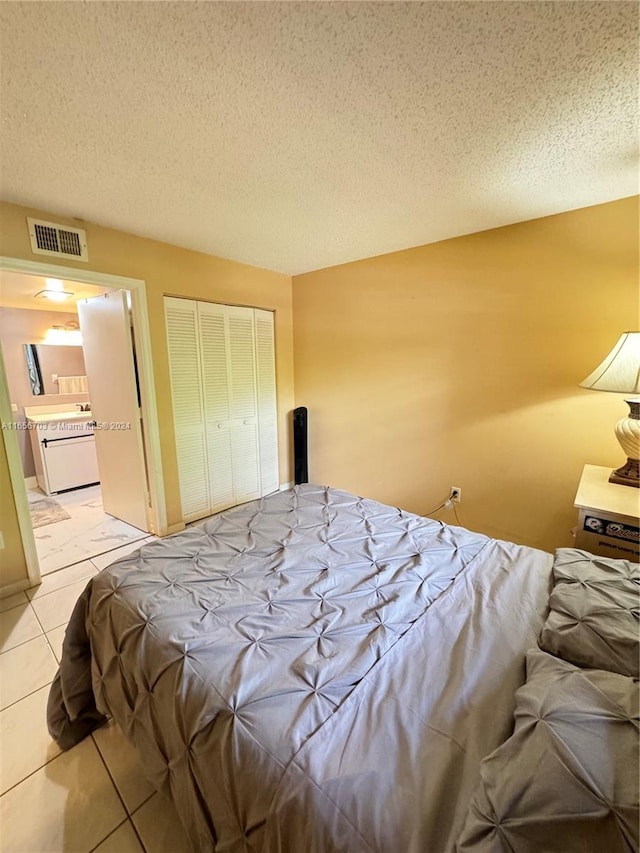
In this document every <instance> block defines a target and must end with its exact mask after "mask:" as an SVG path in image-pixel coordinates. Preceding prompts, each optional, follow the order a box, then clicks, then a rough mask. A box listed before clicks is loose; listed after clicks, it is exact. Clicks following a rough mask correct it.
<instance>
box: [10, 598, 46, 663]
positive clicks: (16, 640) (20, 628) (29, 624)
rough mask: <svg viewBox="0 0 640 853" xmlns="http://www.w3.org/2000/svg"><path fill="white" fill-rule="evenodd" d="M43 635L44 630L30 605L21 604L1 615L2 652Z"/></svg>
mask: <svg viewBox="0 0 640 853" xmlns="http://www.w3.org/2000/svg"><path fill="white" fill-rule="evenodd" d="M39 634H42V628H41V627H40V624H39V622H38V620H37V619H36V617H35V613H34V612H33V610H32V609H31V605H30V604H19V605H18V606H17V607H12V608H11V609H10V610H5V611H4V613H0V651H1V652H6V651H7V650H8V649H12V648H14V646H18V645H20V643H25V642H26V641H27V640H32V639H33V638H34V637H37V636H38V635H39Z"/></svg>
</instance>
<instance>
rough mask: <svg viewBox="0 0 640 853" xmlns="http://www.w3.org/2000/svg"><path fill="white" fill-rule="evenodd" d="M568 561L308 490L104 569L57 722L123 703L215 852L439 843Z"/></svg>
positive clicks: (454, 820)
mask: <svg viewBox="0 0 640 853" xmlns="http://www.w3.org/2000/svg"><path fill="white" fill-rule="evenodd" d="M551 564H552V557H551V555H549V554H546V553H543V552H541V551H535V550H533V549H530V548H524V547H520V546H517V545H513V544H511V543H506V542H499V541H496V540H492V539H489V538H487V537H485V536H482V535H480V534H475V533H470V532H469V531H466V530H463V529H461V528H455V527H449V526H447V525H444V524H442V523H440V522H436V521H433V520H430V519H425V518H421V517H419V516H416V515H412V514H411V513H407V512H403V511H400V510H398V509H395V508H392V507H389V506H384V505H382V504H380V503H377V502H375V501H371V500H364V499H362V498H358V497H356V496H354V495H351V494H348V493H346V492H342V491H337V490H333V489H329V488H325V487H320V486H312V485H305V486H299V487H296V488H295V489H292V490H290V491H288V492H282V493H278V494H275V495H272V496H270V497H268V498H265V499H263V500H261V501H255V502H253V503H251V504H246V505H244V506H241V507H237V508H235V509H233V510H228V511H226V512H223V513H221V514H220V515H218V516H216V517H214V518H212V519H211V520H209V521H208V522H206V523H205V524H203V525H202V526H198V527H194V528H190V529H189V530H187V531H185V532H184V533H181V534H177V535H175V536H172V537H170V538H169V539H167V540H164V541H161V542H155V543H150V544H148V545H145V546H143V547H142V548H141V549H140V550H139V551H137V552H135V553H134V554H132V555H131V556H130V557H127V558H124V559H122V560H119V561H118V562H117V563H115V564H113V565H112V566H111V567H110V568H108V569H107V570H105V571H104V572H102V573H101V574H100V575H98V576H97V577H95V578H94V579H92V581H91V582H90V584H89V587H88V588H87V590H86V592H85V594H84V595H83V597H82V598H81V599H80V601H79V602H78V605H77V607H76V610H75V611H74V615H73V617H72V621H71V623H70V626H69V629H68V631H67V636H66V638H65V644H64V651H63V659H62V663H61V668H60V672H59V674H58V677H57V679H56V682H54V685H53V688H52V692H51V696H50V703H49V726H50V730H51V731H52V733H53V734H54V736H55V737H57V739H58V740H59V742H61V743H62V744H63V745H64V746H69V745H71V744H72V743H73V742H74V741H75V740H77V739H79V738H80V737H83V736H84V735H85V734H86V733H87V731H89V730H90V729H91V728H92V727H95V725H96V723H97V722H99V720H100V714H110V715H112V716H113V717H114V718H115V720H116V721H117V722H118V724H119V725H120V726H121V727H122V729H123V730H124V732H125V733H126V735H127V736H128V737H129V739H130V740H131V741H132V742H133V743H134V744H135V746H136V747H137V749H138V751H139V753H140V755H141V756H142V759H143V761H144V765H145V768H146V770H147V773H148V775H149V778H150V779H151V781H152V782H153V783H154V784H155V785H156V787H157V788H158V789H160V790H163V791H164V792H165V793H166V794H168V795H169V796H170V797H171V799H172V800H173V802H174V803H175V805H176V808H177V810H178V813H179V815H180V817H181V819H182V821H183V823H184V826H185V829H186V830H187V832H188V834H189V837H190V839H191V842H192V845H193V847H194V850H196V851H202V853H205V851H212V850H213V849H215V850H216V851H265V853H266V851H269V853H275V851H283V853H284V851H287V853H313V852H314V851H317V853H330V851H344V853H360V851H362V853H365V851H380V853H405V851H407V853H418V851H420V853H423V851H432V853H444V851H447V850H450V849H452V847H453V843H454V840H455V837H456V835H457V833H458V831H459V829H460V826H461V822H462V821H463V819H464V815H465V813H466V810H467V807H468V803H469V799H470V796H471V793H472V791H473V788H474V787H475V784H476V782H477V780H478V778H479V776H478V772H479V764H480V761H481V759H482V758H483V757H484V756H485V755H487V754H488V753H489V752H491V751H492V750H493V749H494V748H495V747H496V746H498V744H500V743H501V742H502V741H504V740H505V738H506V737H508V735H509V734H510V731H511V726H512V714H513V710H514V695H515V691H516V689H517V688H518V687H519V686H520V685H521V684H522V683H523V682H524V660H525V652H526V650H527V649H528V648H530V647H532V646H534V645H535V642H536V638H537V636H538V634H539V632H540V629H541V627H542V624H543V622H544V618H545V616H546V607H547V600H548V595H549V587H550V573H551ZM94 696H95V703H94Z"/></svg>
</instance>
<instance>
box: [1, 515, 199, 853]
mask: <svg viewBox="0 0 640 853" xmlns="http://www.w3.org/2000/svg"><path fill="white" fill-rule="evenodd" d="M61 523H62V522H61ZM51 526H52V527H53V525H51ZM151 539H153V537H148V539H147V540H146V541H150V540H151ZM118 544H119V543H118ZM141 544H142V543H141V542H138V543H136V544H135V545H133V544H132V545H128V546H125V547H121V548H118V549H116V550H114V551H111V552H110V553H109V554H103V555H102V556H101V557H99V558H95V559H94V560H84V561H82V562H80V563H77V564H76V565H73V566H70V567H69V568H67V569H61V570H60V571H57V572H54V573H52V574H49V575H46V576H45V577H44V578H43V582H42V584H41V585H40V586H39V587H37V588H35V589H31V590H27V592H26V593H19V594H17V595H12V596H11V597H10V598H6V599H0V755H1V761H0V794H1V796H0V827H2V831H1V833H0V853H70V851H74V853H90V852H91V851H95V853H145V851H146V853H165V851H166V853H189V851H190V847H189V843H188V841H187V839H186V836H185V834H184V831H183V829H182V827H181V825H180V822H179V820H178V817H177V815H176V813H175V811H174V809H173V806H172V805H171V804H170V803H168V802H166V801H165V800H164V798H162V797H161V796H160V795H159V794H157V793H154V791H153V788H152V787H151V785H150V784H149V783H148V782H147V780H146V778H145V776H144V771H143V768H142V763H141V761H140V759H139V758H138V756H137V753H136V752H135V750H134V749H133V747H131V745H130V744H129V743H128V741H127V740H126V739H125V737H124V735H123V734H122V732H121V731H120V730H119V729H118V728H117V726H116V725H115V724H114V723H109V724H108V725H106V726H104V727H102V728H101V729H98V730H97V731H96V732H94V734H92V735H91V736H90V737H88V738H85V740H83V741H82V743H79V744H78V745H77V746H75V747H73V749H70V750H69V751H68V752H63V753H61V752H60V750H59V749H58V747H57V746H56V744H55V743H54V742H53V741H52V740H51V738H50V737H49V733H48V731H47V724H46V704H47V697H48V695H49V685H50V684H51V682H52V680H53V678H54V676H55V673H56V670H57V666H58V663H57V662H58V659H59V656H60V649H61V646H62V638H63V636H64V630H65V628H66V624H67V621H68V619H69V616H70V615H71V611H72V609H73V606H74V604H75V601H76V599H77V598H78V595H79V594H80V592H82V590H83V589H84V587H85V585H86V583H87V581H88V579H89V578H90V577H91V576H92V575H94V574H97V572H99V571H101V570H102V569H104V568H105V567H106V566H107V565H108V564H110V563H111V562H113V560H115V559H117V558H118V557H120V556H124V555H125V554H126V553H128V552H129V551H132V550H135V549H136V548H137V547H139V546H140V545H141Z"/></svg>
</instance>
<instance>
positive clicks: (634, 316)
mask: <svg viewBox="0 0 640 853" xmlns="http://www.w3.org/2000/svg"><path fill="white" fill-rule="evenodd" d="M638 235H639V222H638V199H637V198H631V199H624V200H621V201H616V202H612V203H610V204H603V205H598V206H595V207H590V208H584V209H581V210H576V211H573V212H570V213H565V214H560V215H557V216H550V217H545V218H544V219H538V220H533V221H530V222H524V223H521V224H517V225H512V226H509V227H505V228H498V229H495V230H491V231H486V232H482V233H479V234H472V235H470V236H466V237H459V238H456V239H452V240H447V241H443V242H441V243H435V244H432V245H427V246H422V247H419V248H415V249H409V250H406V251H402V252H396V253H393V254H389V255H382V256H379V257H375V258H370V259H367V260H363V261H358V262H355V263H351V264H345V265H343V266H338V267H332V268H329V269H325V270H320V271H317V272H313V273H308V274H306V275H301V276H296V277H295V278H294V280H293V304H294V354H295V388H296V395H295V396H296V405H298V406H300V405H304V406H307V407H308V409H309V467H310V476H311V479H312V480H313V481H316V482H323V483H329V484H331V485H334V486H337V487H340V488H345V489H348V490H350V491H353V492H356V493H358V494H362V495H366V496H368V497H373V498H377V499H379V500H382V501H385V502H388V503H392V504H397V505H399V506H402V507H405V508H407V509H411V510H413V511H415V512H418V513H427V512H429V511H430V510H431V509H432V508H433V507H435V506H436V505H437V504H438V503H439V501H440V500H441V499H442V498H443V496H446V495H447V494H448V489H449V486H450V485H456V486H460V487H461V488H462V491H463V495H462V503H461V504H460V507H459V515H460V519H461V521H462V523H463V524H464V526H466V527H469V528H472V529H474V530H480V531H483V532H485V533H488V534H490V535H492V536H496V537H498V538H502V539H509V540H513V541H516V542H520V543H524V544H529V545H533V546H536V547H541V548H544V549H546V550H552V549H554V548H555V547H557V546H561V545H570V544H571V541H572V540H571V536H570V534H569V530H570V528H571V527H572V526H573V525H574V524H575V521H576V511H575V510H574V509H573V501H574V497H575V492H576V487H577V484H578V481H579V479H580V475H581V471H582V467H583V465H584V464H585V463H591V464H595V465H607V466H612V467H617V466H618V465H620V464H622V462H623V461H624V458H623V456H622V454H621V451H620V448H619V446H618V444H617V442H616V440H615V437H614V434H613V426H614V423H615V421H616V420H617V418H618V417H620V416H622V415H623V414H624V413H625V412H626V411H627V408H626V406H625V404H624V402H623V400H622V399H621V398H620V397H619V396H618V395H616V394H605V393H598V392H593V391H584V390H582V389H579V388H578V387H577V384H578V382H580V381H581V380H582V379H583V378H584V377H585V376H586V375H587V374H588V373H589V372H590V371H591V370H592V369H593V368H594V367H595V366H596V365H597V364H598V363H599V361H600V360H601V359H602V358H603V357H604V355H605V354H606V353H607V352H608V351H609V349H610V348H611V347H612V346H613V344H614V343H615V341H616V340H617V338H618V336H619V334H620V333H621V332H622V331H624V330H626V329H638V328H639V325H638V324H639V318H638V312H639V290H638V284H639V280H638ZM440 517H441V518H443V519H444V520H447V521H452V522H454V523H455V521H454V519H453V516H452V514H450V513H448V512H444V513H441V514H440Z"/></svg>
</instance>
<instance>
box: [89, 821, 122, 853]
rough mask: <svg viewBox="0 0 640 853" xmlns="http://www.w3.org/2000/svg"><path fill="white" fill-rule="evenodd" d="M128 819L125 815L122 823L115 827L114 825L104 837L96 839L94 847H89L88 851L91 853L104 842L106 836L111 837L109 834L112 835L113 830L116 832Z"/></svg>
mask: <svg viewBox="0 0 640 853" xmlns="http://www.w3.org/2000/svg"><path fill="white" fill-rule="evenodd" d="M128 820H129V817H128V816H127V817H126V818H125V819H124V820H123V821H122V823H119V824H118V825H117V826H116V827H114V828H113V829H112V830H111V832H110V833H109V834H108V835H105V837H104V838H102V839H100V841H98V843H97V844H96V845H95V847H92V848H91V850H89V853H93V851H94V850H97V849H98V847H100V845H101V844H104V842H105V841H106V840H107V838H111V836H112V835H113V833H114V832H117V831H118V830H119V829H120V827H122V826H124V825H125V823H127V822H128Z"/></svg>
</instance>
